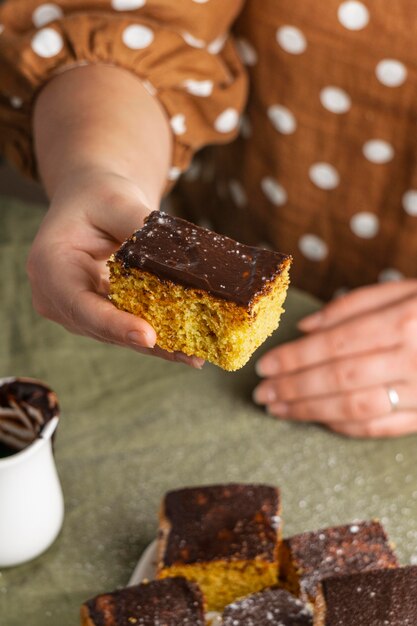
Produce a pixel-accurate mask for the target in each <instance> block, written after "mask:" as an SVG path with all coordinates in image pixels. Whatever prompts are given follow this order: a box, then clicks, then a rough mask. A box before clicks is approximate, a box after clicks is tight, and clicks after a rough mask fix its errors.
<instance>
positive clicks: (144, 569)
mask: <svg viewBox="0 0 417 626" xmlns="http://www.w3.org/2000/svg"><path fill="white" fill-rule="evenodd" d="M156 545H157V544H156V539H155V540H154V541H152V543H150V544H149V546H148V547H147V548H146V549H145V550H144V551H143V552H142V556H141V557H140V559H139V561H138V563H137V565H136V567H135V569H134V571H133V574H132V576H131V577H130V580H129V583H128V586H129V587H130V586H131V585H139V583H141V582H142V581H143V580H144V579H145V578H146V579H147V580H153V579H154V578H155V575H156V565H157V551H156Z"/></svg>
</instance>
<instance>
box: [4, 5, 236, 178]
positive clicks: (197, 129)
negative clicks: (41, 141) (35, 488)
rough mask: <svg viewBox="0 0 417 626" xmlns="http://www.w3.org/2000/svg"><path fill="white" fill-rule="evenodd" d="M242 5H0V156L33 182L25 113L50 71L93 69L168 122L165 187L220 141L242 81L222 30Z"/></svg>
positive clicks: (232, 122)
mask: <svg viewBox="0 0 417 626" xmlns="http://www.w3.org/2000/svg"><path fill="white" fill-rule="evenodd" d="M241 4H242V0H59V1H57V2H53V3H50V2H48V3H44V2H40V1H39V0H6V2H4V3H3V4H1V5H0V70H1V71H0V151H1V152H2V153H3V154H4V155H5V156H6V158H8V159H9V160H10V161H12V162H13V163H14V164H15V165H16V166H17V167H18V168H19V169H20V170H21V171H22V172H23V173H25V174H26V175H29V176H32V177H35V178H36V177H37V168H36V159H35V155H34V151H33V145H32V135H31V112H32V106H33V103H34V100H35V97H36V94H37V93H38V92H39V90H40V89H41V88H42V86H43V85H45V83H46V82H47V81H48V80H50V79H51V78H52V77H53V76H55V75H57V74H58V73H61V72H64V71H66V70H68V69H70V68H73V67H76V66H80V65H85V64H93V63H103V64H111V65H116V66H119V67H123V68H125V69H127V70H129V71H131V72H133V73H134V74H136V75H137V76H138V77H139V78H140V79H141V80H142V82H143V84H144V85H145V87H146V88H147V89H148V90H149V91H150V92H151V93H152V94H153V95H154V96H155V97H156V98H158V99H159V100H160V102H161V104H162V106H163V108H164V110H165V111H166V114H167V116H168V118H169V120H170V125H171V129H172V133H173V137H174V142H173V145H174V150H173V156H172V167H171V169H170V179H171V180H175V178H177V177H178V176H179V174H180V172H181V171H184V170H185V169H186V168H187V166H188V164H189V162H190V159H191V157H192V155H193V153H194V152H195V151H196V150H198V149H199V148H201V147H202V146H204V145H207V144H213V143H223V142H227V141H230V140H231V139H232V138H233V137H234V135H235V133H236V131H237V127H238V124H239V114H240V111H241V109H242V107H243V106H244V102H245V98H246V90H247V89H246V77H245V72H244V70H243V68H242V65H241V62H240V61H239V58H238V57H237V55H236V52H235V49H234V45H233V41H232V38H231V37H230V35H229V34H228V33H229V29H230V26H231V24H232V22H233V21H234V19H235V17H236V16H237V14H238V12H239V10H240V8H241Z"/></svg>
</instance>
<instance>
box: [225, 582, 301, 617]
mask: <svg viewBox="0 0 417 626" xmlns="http://www.w3.org/2000/svg"><path fill="white" fill-rule="evenodd" d="M222 617H223V621H222V626H267V625H268V624H271V626H273V625H274V624H275V625H278V624H279V626H312V624H313V619H312V615H311V613H310V611H309V610H308V608H307V607H306V605H305V604H304V602H301V600H299V599H298V598H296V597H295V596H293V595H291V594H290V593H288V591H284V589H278V588H277V587H270V588H269V589H264V590H263V591H260V592H258V593H253V594H252V595H250V596H246V598H243V599H242V600H237V601H235V602H233V604H229V606H227V607H226V608H225V610H224V611H223V616H222Z"/></svg>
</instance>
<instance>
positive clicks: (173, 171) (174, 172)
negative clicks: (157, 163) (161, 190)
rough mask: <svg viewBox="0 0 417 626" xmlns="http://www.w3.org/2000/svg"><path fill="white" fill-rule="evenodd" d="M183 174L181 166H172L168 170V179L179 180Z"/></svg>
mask: <svg viewBox="0 0 417 626" xmlns="http://www.w3.org/2000/svg"><path fill="white" fill-rule="evenodd" d="M180 176H181V170H180V168H179V167H171V168H170V170H169V172H168V180H177V179H178V178H179V177H180Z"/></svg>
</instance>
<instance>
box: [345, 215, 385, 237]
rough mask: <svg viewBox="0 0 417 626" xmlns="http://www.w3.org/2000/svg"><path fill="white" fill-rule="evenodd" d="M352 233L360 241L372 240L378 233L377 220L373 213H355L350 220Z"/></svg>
mask: <svg viewBox="0 0 417 626" xmlns="http://www.w3.org/2000/svg"><path fill="white" fill-rule="evenodd" d="M350 227H351V229H352V232H353V233H354V234H355V235H357V236H358V237H361V238H362V239H372V238H373V237H375V235H376V234H377V233H378V231H379V219H378V217H377V216H376V215H375V214H374V213H369V212H368V211H363V212H361V213H356V215H354V216H353V217H352V219H351V220H350Z"/></svg>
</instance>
